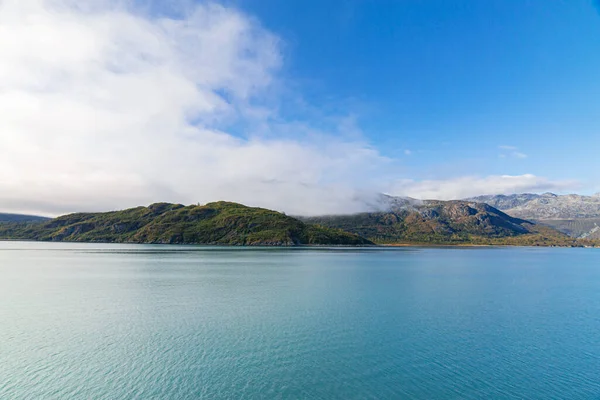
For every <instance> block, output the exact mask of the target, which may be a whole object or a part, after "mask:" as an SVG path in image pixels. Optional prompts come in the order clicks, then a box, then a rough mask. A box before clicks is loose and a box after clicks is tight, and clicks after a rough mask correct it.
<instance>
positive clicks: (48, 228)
mask: <svg viewBox="0 0 600 400" xmlns="http://www.w3.org/2000/svg"><path fill="white" fill-rule="evenodd" d="M0 239H27V240H44V241H70V242H125V243H179V244H228V245H284V246H288V245H304V244H314V245H365V244H372V243H371V242H370V241H368V240H366V239H363V238H361V237H359V236H357V235H354V234H352V233H348V232H343V231H341V230H338V229H331V228H326V227H322V226H317V225H310V224H306V223H304V222H302V221H299V220H297V219H295V218H292V217H289V216H286V215H285V214H282V213H278V212H276V211H271V210H266V209H263V208H254V207H247V206H244V205H241V204H237V203H229V202H224V201H220V202H215V203H209V204H206V205H204V206H183V205H181V204H170V203H156V204H152V205H150V206H148V207H136V208H131V209H127V210H122V211H113V212H106V213H77V214H70V215H65V216H62V217H58V218H55V219H52V220H49V221H46V222H43V223H39V224H31V223H4V224H0Z"/></svg>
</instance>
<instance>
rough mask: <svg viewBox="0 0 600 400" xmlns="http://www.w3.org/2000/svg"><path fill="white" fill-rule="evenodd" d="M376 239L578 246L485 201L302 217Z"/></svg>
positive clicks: (411, 241) (430, 242)
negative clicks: (483, 202) (484, 202)
mask: <svg viewBox="0 0 600 400" xmlns="http://www.w3.org/2000/svg"><path fill="white" fill-rule="evenodd" d="M302 220H303V221H305V222H308V223H315V224H320V225H323V226H327V227H331V228H337V229H343V230H345V231H348V232H352V233H355V234H357V235H360V236H362V237H365V238H367V239H369V240H371V241H373V242H375V243H379V244H498V245H503V244H506V245H542V246H579V245H583V244H590V243H584V242H581V241H577V240H575V239H573V238H570V237H568V236H567V235H565V234H563V233H560V232H558V231H556V230H554V229H552V228H550V227H545V226H540V225H536V224H534V223H532V222H529V221H525V220H522V219H518V218H513V217H511V216H509V215H507V214H505V213H503V212H502V211H500V210H497V209H495V208H493V207H491V206H489V205H487V204H482V203H474V202H466V201H425V202H422V203H421V204H418V205H414V204H413V205H410V206H403V207H399V208H397V209H394V210H391V211H388V212H373V213H359V214H354V215H333V216H322V217H310V218H302Z"/></svg>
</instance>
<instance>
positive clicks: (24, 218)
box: [0, 213, 50, 223]
mask: <svg viewBox="0 0 600 400" xmlns="http://www.w3.org/2000/svg"><path fill="white" fill-rule="evenodd" d="M49 219H50V218H46V217H39V216H37V215H24V214H4V213H0V223H1V222H43V221H48V220H49Z"/></svg>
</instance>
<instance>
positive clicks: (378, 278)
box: [0, 242, 600, 400]
mask: <svg viewBox="0 0 600 400" xmlns="http://www.w3.org/2000/svg"><path fill="white" fill-rule="evenodd" d="M599 335H600V251H598V250H594V249H530V248H520V249H519V248H499V249H490V248H485V249H464V248H460V249H458V248H449V249H424V248H406V249H322V248H318V249H255V248H251V249H247V248H223V247H221V248H207V247H192V246H151V245H98V244H58V243H20V242H0V398H1V399H36V400H37V399H242V398H245V399H255V398H258V399H260V398H265V399H399V398H402V399H492V398H493V399H598V398H600V378H599V371H600V336H599Z"/></svg>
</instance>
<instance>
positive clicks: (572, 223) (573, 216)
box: [468, 193, 600, 239]
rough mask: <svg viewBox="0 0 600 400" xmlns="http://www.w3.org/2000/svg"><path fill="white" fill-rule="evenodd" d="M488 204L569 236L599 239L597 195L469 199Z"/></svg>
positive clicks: (599, 216)
mask: <svg viewBox="0 0 600 400" xmlns="http://www.w3.org/2000/svg"><path fill="white" fill-rule="evenodd" d="M468 201H476V202H480V203H486V204H489V205H490V206H492V207H495V208H497V209H499V210H502V211H504V212H505V213H507V214H509V215H511V216H513V217H516V218H523V219H527V220H530V221H534V222H536V223H538V224H543V225H547V226H551V227H554V228H556V229H558V230H559V231H561V232H564V233H566V234H568V235H570V236H572V237H578V238H588V239H600V194H596V195H593V196H582V195H578V194H567V195H556V194H554V193H544V194H531V193H523V194H513V195H493V196H478V197H473V198H470V199H468Z"/></svg>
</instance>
